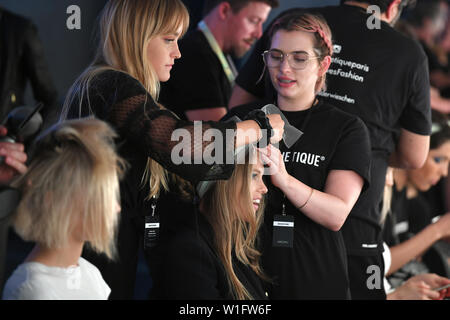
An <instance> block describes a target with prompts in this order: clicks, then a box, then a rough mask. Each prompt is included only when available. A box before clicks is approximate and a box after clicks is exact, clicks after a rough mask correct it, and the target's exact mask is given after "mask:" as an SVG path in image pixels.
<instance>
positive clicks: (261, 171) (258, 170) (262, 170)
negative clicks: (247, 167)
mask: <svg viewBox="0 0 450 320" xmlns="http://www.w3.org/2000/svg"><path fill="white" fill-rule="evenodd" d="M253 171H254V172H256V173H259V174H261V175H262V174H263V173H264V169H257V168H254V169H253Z"/></svg>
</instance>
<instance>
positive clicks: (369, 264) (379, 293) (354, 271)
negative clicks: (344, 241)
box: [348, 253, 386, 300]
mask: <svg viewBox="0 0 450 320" xmlns="http://www.w3.org/2000/svg"><path fill="white" fill-rule="evenodd" d="M373 266H378V267H379V269H378V268H377V269H372V268H373ZM361 269H363V270H364V271H365V272H364V273H361ZM374 270H376V271H374ZM348 273H349V274H350V275H352V276H351V277H350V291H351V295H352V299H353V300H386V292H385V290H384V281H383V275H384V261H383V254H382V253H377V254H375V255H369V256H358V255H350V256H348ZM371 276H373V277H376V278H377V279H375V278H373V279H372V278H371Z"/></svg>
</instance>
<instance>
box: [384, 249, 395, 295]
mask: <svg viewBox="0 0 450 320" xmlns="http://www.w3.org/2000/svg"><path fill="white" fill-rule="evenodd" d="M383 247H384V251H383V260H384V277H383V281H384V291H385V292H386V294H389V293H391V292H393V291H394V290H395V289H394V288H392V286H391V284H390V283H389V281H388V280H387V279H386V274H387V273H388V271H389V268H390V267H391V264H392V256H391V250H390V249H389V246H388V245H387V244H386V242H383Z"/></svg>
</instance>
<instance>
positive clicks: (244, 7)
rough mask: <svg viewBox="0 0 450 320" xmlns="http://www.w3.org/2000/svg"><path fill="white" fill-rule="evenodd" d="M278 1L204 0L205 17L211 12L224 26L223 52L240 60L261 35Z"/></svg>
mask: <svg viewBox="0 0 450 320" xmlns="http://www.w3.org/2000/svg"><path fill="white" fill-rule="evenodd" d="M276 7H278V0H228V1H223V0H206V2H205V10H204V13H205V16H207V15H209V14H211V12H213V14H214V18H215V19H220V21H221V22H223V24H224V25H225V26H226V32H225V34H224V39H223V51H224V52H226V53H230V54H232V55H233V56H235V57H237V58H240V57H242V56H244V55H245V54H246V53H247V52H248V51H249V50H250V48H251V47H252V45H253V43H254V42H255V41H256V40H258V39H259V38H260V37H261V36H262V33H263V28H262V26H263V23H264V22H265V21H266V19H267V17H268V15H269V13H270V10H271V9H272V8H276Z"/></svg>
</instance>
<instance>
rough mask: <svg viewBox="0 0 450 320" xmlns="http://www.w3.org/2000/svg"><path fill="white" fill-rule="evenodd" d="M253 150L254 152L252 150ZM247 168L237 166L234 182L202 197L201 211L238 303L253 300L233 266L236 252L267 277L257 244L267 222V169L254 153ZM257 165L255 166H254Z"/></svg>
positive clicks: (226, 182)
mask: <svg viewBox="0 0 450 320" xmlns="http://www.w3.org/2000/svg"><path fill="white" fill-rule="evenodd" d="M251 150H254V149H252V148H251ZM247 155H248V156H250V158H248V157H247V161H246V163H245V164H237V165H236V168H235V169H234V172H233V174H232V176H231V178H230V179H228V180H219V181H217V182H216V183H212V184H211V186H210V187H209V188H208V189H207V191H206V192H205V193H204V194H203V195H202V196H201V210H202V212H204V215H205V217H206V219H208V221H209V222H210V224H211V225H212V227H213V230H214V234H215V247H216V249H217V252H218V255H219V258H220V259H221V260H222V262H223V264H224V266H225V271H226V273H227V276H228V282H229V284H230V288H232V291H233V295H234V296H235V298H237V299H251V298H252V297H251V296H250V294H249V293H248V292H247V290H246V289H245V287H244V286H243V285H242V283H241V282H240V281H239V279H238V278H237V276H236V274H235V273H234V270H233V266H232V251H233V250H234V252H235V254H236V257H237V258H238V259H239V260H240V261H241V262H242V263H244V264H246V265H248V266H250V267H251V268H252V269H253V270H254V271H255V272H256V273H257V274H258V275H260V276H261V277H264V276H263V274H262V271H261V269H260V267H259V257H260V253H259V252H258V251H257V250H256V248H255V240H256V236H257V233H258V230H259V227H260V225H261V223H262V219H263V211H264V195H265V194H266V193H267V188H266V186H265V184H264V182H263V179H262V178H263V173H264V166H263V164H262V162H261V161H260V160H259V159H257V157H256V153H255V152H254V151H252V152H251V153H250V154H247ZM252 163H254V164H252Z"/></svg>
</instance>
